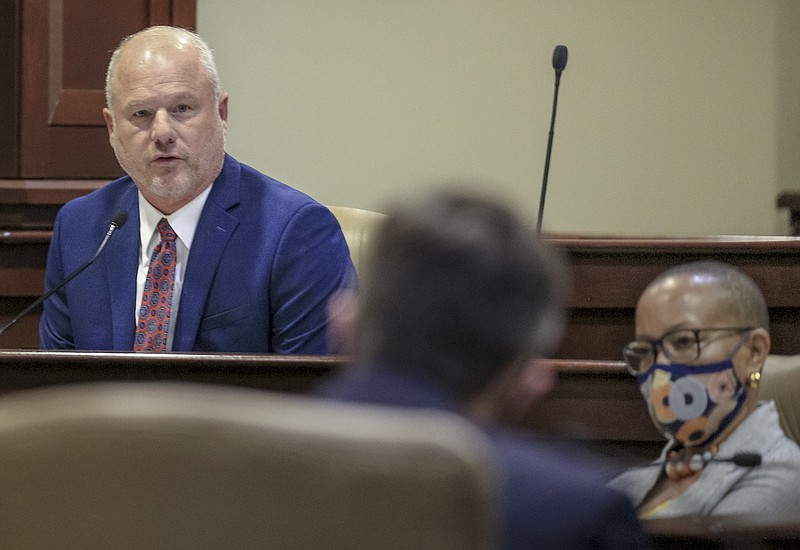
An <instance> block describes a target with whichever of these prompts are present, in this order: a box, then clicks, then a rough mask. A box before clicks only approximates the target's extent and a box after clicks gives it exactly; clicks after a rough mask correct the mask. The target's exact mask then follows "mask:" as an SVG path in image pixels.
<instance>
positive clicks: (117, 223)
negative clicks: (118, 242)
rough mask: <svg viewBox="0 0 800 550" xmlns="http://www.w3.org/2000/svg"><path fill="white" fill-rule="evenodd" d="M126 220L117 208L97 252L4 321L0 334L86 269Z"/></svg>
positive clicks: (124, 215)
mask: <svg viewBox="0 0 800 550" xmlns="http://www.w3.org/2000/svg"><path fill="white" fill-rule="evenodd" d="M126 221H128V213H127V212H126V211H125V210H121V209H120V210H117V211H116V212H115V213H114V216H113V217H112V218H111V223H110V224H109V225H108V231H106V236H105V237H104V238H103V242H101V243H100V246H99V247H97V252H95V253H94V256H92V257H91V258H90V259H89V261H88V262H86V263H85V264H83V265H82V266H80V267H79V268H78V269H76V270H75V271H73V272H72V273H70V274H69V275H68V276H67V278H66V279H64V280H63V281H61V282H60V283H58V284H57V285H56V286H54V287H53V288H51V289H50V290H49V291H48V292H46V293H45V294H44V295H42V296H40V297H39V298H37V299H36V300H35V301H34V302H33V303H32V304H31V305H29V306H28V307H26V308H25V309H23V310H22V311H20V312H19V313H17V314H16V315H15V316H14V318H13V319H11V320H10V321H9V322H8V323H6V324H5V325H3V326H2V327H0V334H3V333H4V332H5V331H6V330H7V329H9V328H10V327H11V326H13V325H14V324H15V323H16V322H17V321H19V320H20V319H22V318H23V317H25V315H27V314H28V313H30V312H31V310H33V308H35V307H36V306H38V305H39V304H41V303H42V302H44V301H45V300H47V299H48V298H49V297H50V296H52V295H53V294H55V292H56V291H58V289H60V288H61V287H63V286H64V285H65V284H67V283H68V282H70V281H71V280H72V279H74V278H75V277H76V276H77V275H78V274H79V273H81V272H82V271H83V270H84V269H86V268H87V267H89V266H90V265H92V263H93V262H94V261H95V260H96V259H97V257H98V256H99V255H100V252H102V251H103V248H105V246H106V243H107V242H108V239H110V238H111V235H113V234H114V231H116V230H117V229H119V228H120V227H122V226H123V225H125V222H126Z"/></svg>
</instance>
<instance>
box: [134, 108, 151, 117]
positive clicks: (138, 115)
mask: <svg viewBox="0 0 800 550" xmlns="http://www.w3.org/2000/svg"><path fill="white" fill-rule="evenodd" d="M149 114H150V113H148V112H147V111H145V110H144V109H142V110H140V111H136V112H135V113H133V118H144V117H146V116H147V115H149Z"/></svg>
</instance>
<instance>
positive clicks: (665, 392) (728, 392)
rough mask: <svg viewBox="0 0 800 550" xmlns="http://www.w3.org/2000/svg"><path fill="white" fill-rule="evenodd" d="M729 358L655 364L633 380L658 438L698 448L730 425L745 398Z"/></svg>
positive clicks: (712, 439)
mask: <svg viewBox="0 0 800 550" xmlns="http://www.w3.org/2000/svg"><path fill="white" fill-rule="evenodd" d="M731 357H732V356H731ZM731 357H728V358H727V359H725V360H724V361H720V362H718V363H708V364H705V365H683V364H679V363H672V364H660V363H655V364H654V365H653V366H652V367H650V368H649V369H648V370H647V371H646V372H644V373H642V374H640V375H638V376H637V377H636V379H637V381H638V382H639V389H640V390H641V392H642V395H643V396H644V400H645V402H646V403H647V408H648V410H649V412H650V418H652V419H653V423H654V424H655V425H656V427H657V428H658V429H659V430H660V431H661V433H662V434H664V435H665V436H666V437H668V438H674V439H675V440H677V441H679V442H680V443H682V444H683V445H684V446H686V447H701V446H703V445H705V444H707V443H711V442H713V441H714V439H715V438H716V437H717V436H718V435H719V434H720V432H722V430H724V429H725V427H727V426H728V424H730V422H731V420H733V418H734V417H735V416H736V414H737V413H738V412H739V411H740V410H741V408H742V405H743V404H744V400H745V397H746V396H747V391H746V388H745V386H744V385H743V384H742V383H741V382H740V381H739V379H738V378H736V371H735V370H734V366H733V360H732V359H731Z"/></svg>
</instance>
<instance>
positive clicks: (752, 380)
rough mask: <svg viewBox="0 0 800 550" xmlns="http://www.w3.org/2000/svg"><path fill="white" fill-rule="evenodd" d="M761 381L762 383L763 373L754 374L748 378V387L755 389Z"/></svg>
mask: <svg viewBox="0 0 800 550" xmlns="http://www.w3.org/2000/svg"><path fill="white" fill-rule="evenodd" d="M760 381H761V373H760V372H754V373H752V374H750V376H749V377H748V378H747V385H748V386H750V387H751V388H755V387H756V386H758V383H759V382H760Z"/></svg>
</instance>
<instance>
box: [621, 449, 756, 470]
mask: <svg viewBox="0 0 800 550" xmlns="http://www.w3.org/2000/svg"><path fill="white" fill-rule="evenodd" d="M695 456H697V457H699V459H700V460H702V462H703V466H705V465H706V464H709V463H711V462H728V463H730V464H733V465H734V466H741V467H743V468H755V467H756V466H761V454H760V453H752V452H744V453H736V454H735V455H733V456H728V457H716V456H714V457H710V458H705V457H703V456H702V455H700V454H698V455H695ZM680 462H684V461H683V460H680V459H678V460H670V459H666V460H658V461H656V462H651V463H649V464H639V465H637V466H633V468H634V469H637V470H638V469H640V468H653V467H659V468H662V467H664V465H666V464H678V463H680Z"/></svg>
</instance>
